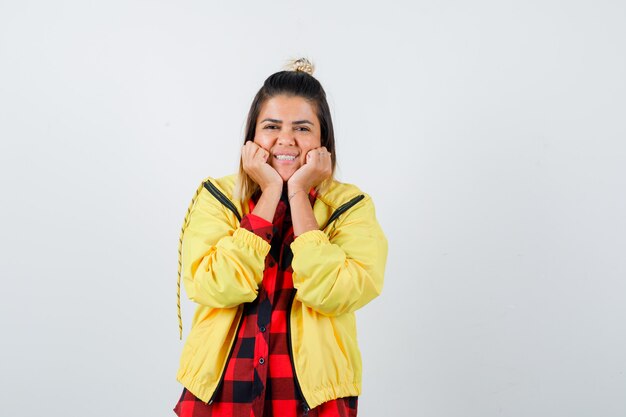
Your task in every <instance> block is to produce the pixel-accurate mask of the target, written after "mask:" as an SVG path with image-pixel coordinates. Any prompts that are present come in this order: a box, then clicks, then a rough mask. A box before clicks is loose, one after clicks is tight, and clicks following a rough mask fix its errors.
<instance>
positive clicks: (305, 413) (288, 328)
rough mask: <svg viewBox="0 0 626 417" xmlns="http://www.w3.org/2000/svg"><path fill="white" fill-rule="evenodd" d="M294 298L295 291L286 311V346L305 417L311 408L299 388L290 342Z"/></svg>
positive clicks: (291, 343)
mask: <svg viewBox="0 0 626 417" xmlns="http://www.w3.org/2000/svg"><path fill="white" fill-rule="evenodd" d="M294 298H296V290H295V289H294V291H293V292H292V295H291V299H290V300H289V308H288V309H287V311H288V312H289V314H287V331H288V332H289V337H288V338H287V344H288V346H289V358H290V359H291V368H292V369H293V379H294V380H295V381H296V388H297V389H298V393H299V394H300V397H301V398H302V403H303V404H302V405H303V407H304V415H305V416H306V415H308V414H309V410H310V409H311V408H310V407H309V403H308V402H307V401H306V398H305V397H304V393H303V392H302V387H301V386H300V381H299V380H298V374H297V373H296V360H295V359H294V357H293V342H292V340H291V335H292V331H291V308H292V307H293V300H294Z"/></svg>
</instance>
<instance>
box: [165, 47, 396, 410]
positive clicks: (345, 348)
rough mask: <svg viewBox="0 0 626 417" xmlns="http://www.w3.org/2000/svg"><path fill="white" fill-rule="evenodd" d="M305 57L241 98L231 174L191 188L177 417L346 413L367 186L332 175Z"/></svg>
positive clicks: (367, 291)
mask: <svg viewBox="0 0 626 417" xmlns="http://www.w3.org/2000/svg"><path fill="white" fill-rule="evenodd" d="M312 73H313V65H312V64H311V63H310V62H309V61H308V60H306V59H299V60H296V61H293V62H292V63H291V68H290V69H289V70H285V71H280V72H277V73H275V74H273V75H271V76H270V77H269V78H267V80H265V83H264V84H263V87H261V89H260V90H259V92H258V93H257V95H256V97H255V98H254V100H253V102H252V106H251V108H250V112H249V114H248V120H247V125H246V132H245V140H244V145H243V147H242V148H241V160H240V168H239V172H238V173H237V174H232V175H228V176H225V177H222V178H212V177H208V178H206V179H205V180H204V181H202V183H201V184H200V186H199V187H198V190H197V192H196V194H195V196H194V198H193V200H192V202H191V205H190V207H189V210H188V212H187V216H186V217H185V221H184V224H183V230H182V232H181V240H180V250H179V283H178V289H179V325H180V330H181V338H182V321H181V320H180V276H181V273H182V277H183V283H184V287H185V291H186V293H187V295H188V296H189V298H190V299H191V300H193V301H194V302H196V303H197V304H198V306H197V309H196V312H195V314H194V317H193V321H192V327H191V333H190V334H189V336H188V338H187V340H186V342H185V344H184V347H183V351H182V355H181V359H180V368H179V370H178V373H177V376H176V379H177V380H178V381H179V382H180V383H181V384H182V385H183V386H184V388H183V393H182V395H181V397H180V400H179V402H178V403H177V404H176V406H175V408H174V411H175V412H176V414H177V415H178V416H180V417H183V416H185V417H209V416H211V417H222V416H228V417H231V416H242V417H243V416H245V417H250V416H255V417H260V416H264V417H267V416H281V417H289V416H303V415H308V416H323V417H330V416H356V413H357V397H358V395H359V394H360V393H361V356H360V353H359V348H358V345H357V336H356V322H355V314H354V312H355V311H356V310H357V309H359V308H360V307H363V306H364V305H365V304H367V303H368V302H369V301H371V300H372V299H373V298H375V297H376V296H378V295H379V294H380V292H381V290H382V287H383V276H384V270H385V263H386V259H387V239H386V237H385V235H384V233H383V231H382V230H381V228H380V225H379V224H378V222H377V220H376V216H375V211H374V204H373V202H372V199H371V198H370V196H369V195H367V194H366V193H364V192H362V191H361V190H359V188H357V187H356V186H354V185H352V184H346V183H341V182H339V181H337V180H335V179H334V172H335V162H336V159H335V138H334V132H333V124H332V120H331V116H330V110H329V107H328V103H327V101H326V93H325V92H324V89H323V88H322V86H321V85H320V83H319V82H318V81H317V80H316V79H315V78H314V77H313V76H312Z"/></svg>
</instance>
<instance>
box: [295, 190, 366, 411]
mask: <svg viewBox="0 0 626 417" xmlns="http://www.w3.org/2000/svg"><path fill="white" fill-rule="evenodd" d="M363 198H365V196H364V195H363V194H361V195H358V196H356V197H354V198H353V199H351V200H350V201H348V202H347V203H344V204H342V205H341V206H340V207H338V208H337V209H336V210H335V211H334V212H333V213H332V215H331V216H330V217H329V218H328V221H327V222H326V224H325V225H324V227H322V228H321V230H324V229H326V228H327V227H328V225H330V224H331V223H332V222H333V221H335V220H336V219H337V218H338V217H339V216H340V215H341V214H343V213H345V212H346V211H347V210H349V209H350V208H351V207H352V206H354V205H355V204H356V203H358V202H359V201H361V200H362V199H363ZM295 298H296V291H295V290H294V291H293V293H292V295H291V299H290V300H289V308H288V310H287V311H288V312H289V314H287V331H288V332H289V337H288V338H287V344H288V345H289V357H290V358H291V367H292V369H293V376H294V380H295V381H296V388H297V389H298V393H299V394H300V397H301V398H302V406H303V408H304V415H305V416H308V415H309V410H310V409H311V407H310V406H309V403H308V402H307V400H306V398H305V397H304V393H303V392H302V386H301V385H300V381H299V380H298V374H297V372H296V361H295V359H294V356H293V341H292V339H291V337H292V331H291V309H292V307H293V300H294V299H295Z"/></svg>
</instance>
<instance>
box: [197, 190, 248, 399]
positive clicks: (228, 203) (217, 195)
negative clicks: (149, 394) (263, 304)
mask: <svg viewBox="0 0 626 417" xmlns="http://www.w3.org/2000/svg"><path fill="white" fill-rule="evenodd" d="M204 188H206V189H207V190H208V191H209V192H210V193H211V194H213V196H214V197H215V198H216V199H217V201H219V202H220V203H222V204H223V205H224V206H226V208H228V209H229V210H230V211H232V212H233V213H235V216H236V217H237V220H239V221H240V222H241V216H240V215H239V212H238V211H237V207H235V205H234V204H233V202H232V201H230V199H229V198H228V197H226V196H225V195H224V193H222V192H221V191H220V190H219V189H218V188H217V187H216V186H215V185H213V183H212V182H211V181H210V180H207V181H206V182H205V183H204ZM241 323H243V312H242V314H241V317H239V323H238V324H237V330H236V331H235V339H234V340H233V345H232V346H231V347H230V352H228V357H227V358H226V363H225V364H224V369H222V375H221V376H220V381H219V382H218V383H217V386H216V387H215V391H213V394H212V395H211V398H210V399H209V402H208V403H207V404H212V403H213V401H214V400H215V396H216V395H217V392H218V391H219V389H220V387H221V386H222V384H223V383H224V376H225V375H226V368H227V367H228V363H229V362H230V358H231V356H232V355H233V352H234V350H235V345H236V344H237V335H238V334H239V328H240V327H241Z"/></svg>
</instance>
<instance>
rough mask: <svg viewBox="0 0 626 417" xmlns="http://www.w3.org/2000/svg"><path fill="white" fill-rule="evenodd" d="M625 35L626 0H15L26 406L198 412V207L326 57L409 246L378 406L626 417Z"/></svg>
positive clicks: (15, 219)
mask: <svg viewBox="0 0 626 417" xmlns="http://www.w3.org/2000/svg"><path fill="white" fill-rule="evenodd" d="M625 28H626V5H625V3H624V2H622V1H617V0H615V1H607V0H600V1H593V2H592V1H576V0H574V1H555V0H544V1H538V0H531V1H495V0H494V1H485V0H478V1H472V2H460V1H437V2H436V1H415V2H409V1H406V2H397V1H385V2H379V1H376V2H368V1H366V2H362V1H349V2H330V1H316V2H306V3H302V2H288V1H266V2H253V1H248V2H236V1H233V2H211V1H204V2H201V1H176V2H175V1H119V0H114V1H106V2H105V1H78V0H73V1H69V0H68V1H54V2H47V1H41V0H39V1H28V0H26V1H8V0H2V1H1V2H0V143H1V145H0V170H1V172H0V187H1V189H0V196H1V204H0V207H1V210H2V214H1V221H2V223H1V227H2V229H1V231H2V233H1V234H0V251H1V252H0V253H1V258H0V259H1V261H0V268H1V269H0V273H1V278H2V292H1V294H2V295H1V298H0V301H1V302H0V331H1V332H2V342H1V343H0V349H1V355H0V378H1V386H0V407H1V410H0V414H1V415H6V416H42V415H45V416H91V417H100V416H102V417H111V416H162V417H166V416H174V413H173V411H172V408H173V407H174V405H175V403H176V401H177V400H178V397H179V396H180V393H181V391H182V386H180V385H179V384H178V383H177V382H176V381H175V374H176V370H177V367H178V361H179V355H180V352H181V349H182V342H181V341H179V338H178V324H177V315H176V275H177V250H178V239H179V232H180V228H181V226H182V221H183V218H184V215H185V212H186V210H187V207H188V205H189V203H190V201H191V198H192V196H193V193H194V192H195V190H196V187H197V186H198V185H199V182H200V181H201V180H202V179H203V178H204V177H206V176H222V175H227V174H230V173H232V172H235V170H236V168H237V164H238V160H239V150H240V146H241V142H242V137H243V127H244V123H245V117H246V114H247V111H248V108H249V106H250V103H251V101H252V98H253V96H254V94H255V93H256V91H257V90H258V89H259V88H260V87H261V85H262V83H263V81H264V80H265V78H266V77H267V76H269V75H270V74H271V73H273V72H275V71H279V70H281V69H282V65H283V64H284V62H285V60H286V59H288V58H292V57H299V56H307V57H309V58H311V59H312V60H313V62H314V64H315V65H316V67H317V69H316V71H315V74H314V75H315V76H316V77H317V78H318V79H319V80H320V81H321V83H322V84H323V86H324V88H325V89H326V91H327V94H328V99H329V103H330V106H331V110H332V114H333V118H334V123H335V128H336V137H337V156H338V163H339V171H338V178H339V179H340V180H342V181H344V182H350V183H354V184H356V185H358V186H359V187H360V188H361V189H362V190H364V191H365V192H367V193H369V194H370V195H372V197H373V199H374V202H375V204H376V210H377V216H378V219H379V221H380V223H381V225H382V227H383V229H384V231H385V233H386V234H387V237H388V240H389V257H388V263H387V270H386V281H385V288H384V291H383V294H382V295H381V297H379V298H377V299H376V300H374V301H373V302H372V303H370V304H369V305H367V306H366V307H364V308H363V309H362V310H361V311H359V313H358V314H357V317H358V325H359V343H360V346H361V350H362V355H363V362H364V374H363V393H362V396H361V397H360V402H359V415H360V416H363V417H373V416H428V417H495V416H507V417H536V416H551V417H552V416H568V417H577V416H581V417H582V416H585V417H597V416H602V417H623V416H624V415H626V399H625V393H626V374H625V371H626V355H625V354H624V352H626V260H625V259H626V217H625V213H626V142H625V140H626V123H625V120H626V117H625V116H626V76H625V74H626V54H625V53H624V52H625V51H626V29H625ZM182 299H183V305H182V308H183V320H184V326H185V330H184V336H185V337H186V336H187V335H188V334H189V325H190V322H191V317H192V315H193V311H194V304H193V303H192V302H191V301H189V300H188V299H187V298H186V294H185V293H184V291H183V293H182Z"/></svg>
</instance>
